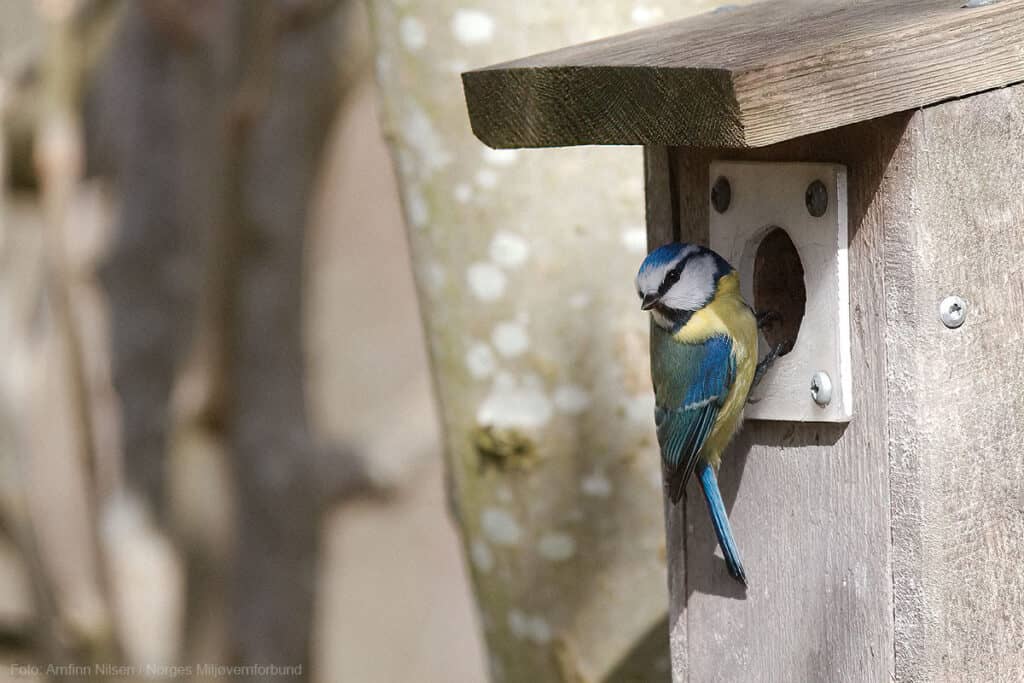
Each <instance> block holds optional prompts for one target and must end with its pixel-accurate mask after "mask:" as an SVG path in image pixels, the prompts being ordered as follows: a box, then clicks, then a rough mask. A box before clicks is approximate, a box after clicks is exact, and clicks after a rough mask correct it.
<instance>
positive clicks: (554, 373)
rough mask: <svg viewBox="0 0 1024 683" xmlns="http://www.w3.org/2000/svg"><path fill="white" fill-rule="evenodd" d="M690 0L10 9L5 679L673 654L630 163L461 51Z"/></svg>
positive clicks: (293, 0) (0, 149)
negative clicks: (512, 110)
mask: <svg viewBox="0 0 1024 683" xmlns="http://www.w3.org/2000/svg"><path fill="white" fill-rule="evenodd" d="M712 4H713V3H708V2H702V1H699V0H693V1H689V2H676V3H667V2H640V1H637V2H632V1H629V2H627V1H625V0H608V1H605V2H583V1H573V2H569V3H560V6H559V7H553V6H549V4H548V3H546V2H541V1H540V0H529V1H524V2H520V3H503V2H497V1H496V0H492V1H481V2H478V3H476V4H474V5H472V6H469V5H466V4H464V3H461V2H455V1H452V0H438V1H437V2H418V1H417V0H373V1H371V2H368V3H366V4H363V3H361V2H357V1H355V0H251V1H247V2H242V1H240V0H4V1H3V2H2V3H0V114H2V120H3V136H2V138H0V162H2V163H0V168H2V169H3V173H4V183H3V192H2V195H0V359H2V361H0V679H9V680H26V679H30V680H31V679H38V680H43V679H46V678H47V677H50V678H55V679H59V680H106V679H114V678H118V679H124V678H142V677H145V676H148V677H150V678H153V677H155V678H161V677H162V678H187V679H194V680H223V679H239V680H285V679H288V680H296V679H302V680H316V681H359V682H362V681H368V682H376V681H384V682H386V681H395V682H404V681H419V682H430V681H439V682H441V681H444V682H448V681H452V682H461V681H466V682H476V681H484V680H488V679H490V680H494V681H500V680H508V681H516V680H533V681H546V680H552V681H554V680H560V681H563V680H564V681H599V680H607V681H613V680H623V681H631V680H639V681H651V680H666V679H667V676H668V674H667V672H668V667H669V663H668V645H667V625H666V623H665V619H666V595H665V577H664V545H663V544H664V536H663V530H662V526H661V524H662V521H661V515H662V511H661V496H660V480H659V476H660V475H659V471H658V466H657V454H656V449H655V446H654V441H653V438H652V431H653V430H652V425H651V423H650V414H651V413H650V411H651V408H652V405H653V397H652V396H651V394H650V386H649V381H648V379H647V366H646V362H647V361H646V324H647V323H646V320H645V319H644V317H643V316H640V315H638V314H636V312H635V311H634V310H633V309H634V308H635V306H633V304H634V303H635V302H633V293H632V288H631V286H630V284H629V283H630V282H631V279H632V275H633V272H634V269H635V266H636V263H637V262H638V261H639V260H640V259H641V258H642V255H643V253H644V251H645V238H644V226H643V184H642V162H641V156H640V152H639V150H636V149H630V150H624V149H615V150H592V149H582V150H564V151H558V152H551V151H549V152H523V153H519V152H515V151H506V152H496V151H493V150H487V149H486V148H484V147H483V145H481V144H480V143H479V142H477V141H476V140H475V139H474V138H473V136H472V134H471V132H470V130H469V126H468V121H467V119H466V114H465V106H464V103H463V100H462V93H461V85H460V81H459V73H460V72H461V71H463V70H465V69H468V68H472V67H474V66H482V65H485V64H489V63H493V62H497V61H500V60H503V59H510V58H514V57H517V56H522V55H524V54H528V53H531V52H536V51H540V50H543V49H550V48H555V47H559V46H561V45H565V44H569V43H574V42H580V41H583V40H588V39H593V38H598V37H601V36H604V35H608V34H611V33H616V32H621V31H624V30H628V29H632V28H638V27H642V26H645V25H650V24H652V23H657V22H659V21H664V20H667V19H671V18H676V17H678V16H682V15H683V14H686V13H692V12H695V11H703V10H707V9H710V8H711V6H712ZM581 256H585V258H581ZM552 293H556V294H557V295H558V296H557V300H553V299H552ZM418 302H419V307H418ZM420 307H422V308H420ZM567 312H568V314H567ZM428 358H430V359H431V364H429V365H428ZM431 367H432V368H433V374H432V373H431V370H430V368H431ZM435 399H438V400H437V402H436V405H435ZM457 530H458V531H459V532H460V533H461V538H460V535H459V534H457ZM460 541H461V542H460ZM471 583H472V585H473V586H474V587H475V596H476V597H475V598H474V592H471V588H470V586H471ZM485 642H486V643H487V647H486V648H485V646H484V643H485ZM235 665H240V666H244V667H249V668H245V669H229V668H224V667H231V666H235ZM256 665H259V666H256ZM117 666H125V667H128V668H124V669H117V668H116V667H117ZM104 667H106V668H104ZM111 667H114V668H111ZM147 667H148V668H147ZM260 667H262V668H260ZM275 667H276V668H275Z"/></svg>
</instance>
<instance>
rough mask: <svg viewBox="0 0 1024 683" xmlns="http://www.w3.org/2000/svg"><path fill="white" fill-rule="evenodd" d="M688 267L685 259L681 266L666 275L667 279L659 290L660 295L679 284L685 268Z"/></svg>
mask: <svg viewBox="0 0 1024 683" xmlns="http://www.w3.org/2000/svg"><path fill="white" fill-rule="evenodd" d="M684 265H686V259H683V260H682V261H681V262H680V263H679V265H677V266H676V267H675V268H673V269H672V270H670V271H668V272H667V273H666V274H665V279H664V280H662V282H661V287H659V288H658V293H659V294H664V293H665V292H667V291H668V290H669V288H670V287H671V286H672V285H674V284H675V283H677V282H679V276H680V275H681V274H682V272H683V266H684Z"/></svg>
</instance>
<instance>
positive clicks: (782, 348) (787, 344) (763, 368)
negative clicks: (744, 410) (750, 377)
mask: <svg viewBox="0 0 1024 683" xmlns="http://www.w3.org/2000/svg"><path fill="white" fill-rule="evenodd" d="M792 350H793V340H792V339H787V340H786V341H784V342H779V343H778V344H776V345H775V346H773V347H772V349H771V350H770V351H769V352H768V353H766V354H765V356H764V358H762V359H761V361H760V362H759V363H758V364H757V369H755V370H754V381H753V384H751V386H752V387H756V386H757V385H758V383H760V381H761V380H762V379H763V378H764V375H765V373H766V372H768V369H769V368H771V366H772V364H773V363H775V359H777V358H778V357H779V356H784V355H786V354H787V353H789V352H790V351H792Z"/></svg>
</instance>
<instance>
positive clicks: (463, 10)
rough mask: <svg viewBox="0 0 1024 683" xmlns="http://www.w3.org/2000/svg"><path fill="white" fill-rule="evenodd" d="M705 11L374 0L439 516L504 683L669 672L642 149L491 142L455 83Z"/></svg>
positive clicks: (619, 4) (534, 0)
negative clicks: (640, 275)
mask: <svg viewBox="0 0 1024 683" xmlns="http://www.w3.org/2000/svg"><path fill="white" fill-rule="evenodd" d="M713 6H714V4H713V3H705V2H686V3H666V2H643V3H640V2H637V3H633V2H624V1H622V0H616V1H613V2H606V3H600V4H597V5H592V6H588V7H587V8H586V11H585V12H583V11H581V12H574V11H571V10H570V9H567V8H564V7H556V6H552V5H551V4H550V3H545V2H541V1H540V0H529V1H528V2H522V3H514V4H513V3H502V2H497V1H496V0H487V1H483V2H477V3H475V4H473V5H469V6H467V5H465V4H463V3H458V2H454V1H453V0H443V1H442V2H434V3H430V4H429V5H428V4H426V3H423V2H419V1H417V0H406V1H402V2H399V1H397V0H377V1H375V2H373V3H371V13H372V19H373V23H374V32H375V37H376V39H377V45H378V54H377V74H378V80H379V82H380V85H381V89H382V102H383V110H384V127H385V130H386V131H387V133H388V136H389V138H390V142H391V144H392V151H393V157H394V159H395V162H396V166H397V170H398V173H399V179H400V181H401V184H402V193H403V197H402V199H403V204H404V208H405V213H406V218H407V225H408V233H409V240H410V244H411V248H412V253H413V268H414V271H415V276H416V281H417V287H418V290H419V298H420V305H421V308H422V313H423V319H424V324H425V329H426V333H427V339H428V345H429V351H430V356H431V361H432V364H433V373H434V380H435V387H436V391H437V396H438V398H439V400H440V404H441V417H442V421H443V426H444V429H445V434H446V441H447V454H446V455H447V462H448V467H449V482H450V495H451V500H452V509H453V511H454V513H455V516H456V521H457V524H458V526H459V529H460V531H461V533H462V537H463V542H464V545H465V548H466V555H467V561H468V563H469V565H470V567H471V569H472V573H473V580H474V587H475V590H476V596H477V601H478V604H479V608H480V618H481V626H482V629H483V631H484V634H485V637H486V640H487V645H488V651H489V655H490V657H489V660H490V664H491V674H492V678H493V680H495V681H501V680H508V681H513V680H535V681H563V680H586V681H602V680H613V679H615V677H616V676H619V675H620V674H622V672H624V671H627V670H628V671H629V672H630V675H634V674H635V675H636V676H637V677H638V678H639V679H642V680H652V681H653V680H659V679H660V680H664V679H666V678H667V677H668V669H669V661H668V642H667V633H666V631H667V629H666V628H665V625H664V624H665V621H664V620H665V616H666V611H667V600H666V591H665V562H664V550H663V547H664V546H663V543H664V526H663V521H662V504H661V499H662V494H661V481H660V470H659V467H658V454H657V447H656V445H655V440H654V439H653V435H652V432H653V409H654V400H653V394H652V392H651V388H650V383H649V380H647V379H646V378H647V377H648V376H649V370H648V359H647V348H646V346H647V345H646V334H647V320H646V318H645V316H644V315H642V314H641V312H640V311H639V309H638V307H637V305H636V301H635V294H634V293H633V290H632V287H631V281H632V278H633V276H634V274H635V268H636V266H637V265H638V263H639V262H640V260H641V259H642V258H643V255H644V253H645V251H646V240H645V229H644V204H643V178H642V164H641V155H640V151H639V150H637V149H633V150H623V149H601V150H599V149H568V150H557V151H517V150H492V149H488V148H487V147H485V146H484V145H483V144H481V143H480V142H479V141H477V140H476V139H475V138H473V136H472V133H471V132H470V129H469V125H468V122H467V115H466V111H465V108H464V106H465V105H464V100H463V97H462V90H461V84H460V78H459V76H460V73H461V72H462V71H464V70H466V69H468V68H471V67H476V66H483V65H486V64H489V63H494V62H497V61H501V60H504V59H510V58H513V57H516V56H521V55H523V54H529V53H531V52H536V51H539V50H544V49H549V48H554V47H558V46H561V45H565V44H569V43H576V42H581V41H584V40H588V39H592V38H596V37H599V36H603V35H608V34H611V33H615V32H621V31H624V30H627V29H630V28H634V27H638V26H642V25H646V24H649V23H653V22H656V21H660V20H663V19H670V18H674V17H676V16H679V15H680V14H681V13H684V12H693V11H699V10H703V9H710V8H712V7H713ZM637 378H643V379H642V380H640V381H638V380H637ZM513 437H514V438H513ZM527 443H528V444H530V446H529V447H528V448H527V447H526V445H525V444H527ZM482 460H484V461H487V462H494V463H495V464H498V463H503V464H504V466H495V467H491V466H481V461H482ZM650 644H653V647H650V646H649V645H650ZM652 652H653V653H654V654H651V653H652ZM639 653H643V655H642V656H640V657H635V656H634V655H638V654H639ZM623 667H625V668H623ZM637 667H639V668H637Z"/></svg>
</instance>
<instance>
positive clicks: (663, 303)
mask: <svg viewBox="0 0 1024 683" xmlns="http://www.w3.org/2000/svg"><path fill="white" fill-rule="evenodd" d="M636 291H637V294H638V295H639V297H640V301H641V305H640V307H641V309H642V310H644V311H649V313H650V316H651V319H652V322H653V324H652V325H651V379H652V382H653V384H654V397H655V409H654V420H655V426H656V429H657V435H658V444H659V446H660V448H661V460H662V471H663V474H664V480H665V487H666V493H667V495H668V497H669V499H670V500H671V501H672V503H673V505H675V504H678V503H679V501H680V500H681V499H682V497H683V492H684V490H685V488H686V482H687V480H689V478H690V477H691V476H692V475H694V474H696V476H697V479H698V481H699V482H700V487H701V490H702V492H703V494H704V500H705V502H706V503H707V507H708V512H709V513H710V515H711V523H712V526H713V527H714V530H715V536H716V537H717V538H718V545H719V546H720V547H721V549H722V554H723V555H724V556H725V562H726V567H727V569H728V571H729V575H730V576H732V577H733V578H734V579H736V580H737V581H739V582H740V583H742V584H743V585H744V586H747V575H746V572H745V570H744V568H743V562H742V561H741V559H740V553H739V549H738V548H737V546H736V541H735V539H734V537H733V533H732V528H731V527H730V525H729V518H728V516H727V514H726V510H725V504H724V503H723V502H722V494H721V492H720V491H719V488H718V479H717V476H716V474H715V473H716V471H717V470H718V467H719V465H720V464H721V461H722V452H723V451H724V450H725V448H726V446H727V445H728V444H729V442H730V441H731V440H732V438H733V437H734V436H735V435H736V433H737V432H738V431H739V428H740V425H741V423H742V421H743V408H744V406H745V405H746V403H747V398H748V394H749V392H750V389H751V387H752V385H753V384H754V382H755V377H757V378H758V379H759V378H760V375H762V374H763V373H764V371H765V369H767V365H770V363H771V362H772V361H774V358H775V356H777V355H778V350H777V349H773V350H772V352H771V353H769V357H766V359H765V364H764V365H760V366H759V363H758V360H757V334H758V327H759V320H760V319H761V317H760V316H757V315H756V314H755V313H754V311H753V309H752V308H751V307H750V306H749V305H747V303H746V302H745V301H744V300H743V296H742V294H741V293H740V280H739V275H738V274H737V272H736V270H735V269H734V268H733V267H732V266H731V265H729V263H728V262H727V261H726V260H725V259H724V258H722V257H721V256H719V255H718V254H717V253H715V252H714V251H712V250H711V249H708V248H707V247H704V246H701V245H697V244H686V243H681V242H673V243H670V244H666V245H663V246H661V247H658V248H657V249H655V250H654V251H652V252H651V253H650V254H648V256H647V258H646V259H644V261H643V263H642V264H641V266H640V270H639V272H638V273H637V276H636ZM764 317H765V318H774V317H776V316H774V315H772V316H764Z"/></svg>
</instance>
